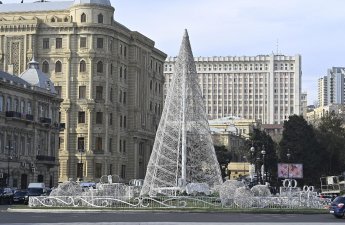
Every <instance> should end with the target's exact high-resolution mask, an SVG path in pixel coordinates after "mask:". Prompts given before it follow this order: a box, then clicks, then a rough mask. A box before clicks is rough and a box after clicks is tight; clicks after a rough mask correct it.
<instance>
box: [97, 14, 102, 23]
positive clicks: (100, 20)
mask: <svg viewBox="0 0 345 225" xmlns="http://www.w3.org/2000/svg"><path fill="white" fill-rule="evenodd" d="M98 23H103V15H102V14H98Z"/></svg>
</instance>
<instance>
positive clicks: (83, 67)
mask: <svg viewBox="0 0 345 225" xmlns="http://www.w3.org/2000/svg"><path fill="white" fill-rule="evenodd" d="M85 71H86V63H85V61H84V60H81V61H80V63H79V72H85Z"/></svg>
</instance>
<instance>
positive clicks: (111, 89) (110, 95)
mask: <svg viewBox="0 0 345 225" xmlns="http://www.w3.org/2000/svg"><path fill="white" fill-rule="evenodd" d="M109 98H110V102H113V88H110V94H109Z"/></svg>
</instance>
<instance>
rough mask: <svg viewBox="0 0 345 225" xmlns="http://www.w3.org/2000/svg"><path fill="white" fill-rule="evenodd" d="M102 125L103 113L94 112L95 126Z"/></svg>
mask: <svg viewBox="0 0 345 225" xmlns="http://www.w3.org/2000/svg"><path fill="white" fill-rule="evenodd" d="M102 123H103V112H96V124H102Z"/></svg>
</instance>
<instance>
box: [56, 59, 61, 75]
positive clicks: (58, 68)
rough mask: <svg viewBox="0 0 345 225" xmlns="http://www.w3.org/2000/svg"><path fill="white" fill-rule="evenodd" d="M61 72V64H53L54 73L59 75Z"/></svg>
mask: <svg viewBox="0 0 345 225" xmlns="http://www.w3.org/2000/svg"><path fill="white" fill-rule="evenodd" d="M61 71H62V64H61V62H60V61H57V62H56V63H55V73H61Z"/></svg>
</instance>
